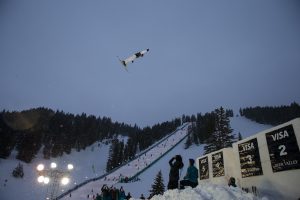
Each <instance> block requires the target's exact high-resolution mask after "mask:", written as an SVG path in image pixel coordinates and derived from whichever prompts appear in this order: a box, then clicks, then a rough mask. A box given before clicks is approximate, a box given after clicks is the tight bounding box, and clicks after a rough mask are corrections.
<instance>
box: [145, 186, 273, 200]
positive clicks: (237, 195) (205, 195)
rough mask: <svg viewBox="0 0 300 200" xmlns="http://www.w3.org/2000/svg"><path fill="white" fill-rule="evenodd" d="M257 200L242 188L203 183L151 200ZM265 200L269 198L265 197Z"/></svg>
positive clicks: (169, 191) (169, 192)
mask: <svg viewBox="0 0 300 200" xmlns="http://www.w3.org/2000/svg"><path fill="white" fill-rule="evenodd" d="M212 199H214V200H218V199H220V200H232V199H240V200H257V199H260V198H258V197H255V196H254V195H253V194H251V193H246V192H244V191H243V190H242V189H240V188H234V187H228V186H222V185H216V184H210V183H201V184H199V185H198V187H197V188H194V189H192V188H191V187H187V188H186V189H184V190H177V189H175V190H168V191H166V192H165V193H164V194H163V195H155V196H154V197H152V199H151V200H212ZM261 199H263V200H268V198H266V197H263V198H261Z"/></svg>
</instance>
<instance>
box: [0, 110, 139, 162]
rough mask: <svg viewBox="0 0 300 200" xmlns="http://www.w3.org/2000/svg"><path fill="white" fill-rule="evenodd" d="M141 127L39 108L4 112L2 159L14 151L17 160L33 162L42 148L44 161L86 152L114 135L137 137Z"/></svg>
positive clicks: (0, 115) (1, 119)
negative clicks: (135, 134) (84, 150)
mask: <svg viewBox="0 0 300 200" xmlns="http://www.w3.org/2000/svg"><path fill="white" fill-rule="evenodd" d="M139 131H140V128H138V127H137V126H134V127H132V126H129V125H126V124H124V123H118V122H112V121H111V119H110V118H108V117H103V118H100V117H98V118H96V117H95V116H93V115H90V116H87V115H86V114H85V113H82V114H81V115H73V114H69V113H64V112H62V111H56V112H54V111H53V110H51V109H46V108H37V109H30V110H27V111H22V112H7V111H2V112H1V113H0V158H4V159H5V158H7V157H8V156H9V155H10V154H11V152H12V150H13V149H16V150H17V159H19V160H22V161H24V162H27V163H29V162H30V161H31V160H32V159H33V158H34V157H35V155H36V154H37V153H38V151H39V150H40V149H41V148H43V149H42V152H43V155H44V158H46V159H49V158H50V157H57V156H61V155H62V154H63V153H67V154H69V153H70V152H71V149H76V150H77V151H80V150H83V149H85V148H86V147H87V146H90V145H91V144H93V143H94V142H96V141H103V140H104V139H107V138H113V136H114V135H117V134H123V135H133V133H135V132H139Z"/></svg>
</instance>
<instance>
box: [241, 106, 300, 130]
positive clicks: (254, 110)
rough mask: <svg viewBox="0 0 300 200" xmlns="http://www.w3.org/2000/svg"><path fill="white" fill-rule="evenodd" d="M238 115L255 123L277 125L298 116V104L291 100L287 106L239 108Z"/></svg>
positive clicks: (299, 109) (299, 111)
mask: <svg viewBox="0 0 300 200" xmlns="http://www.w3.org/2000/svg"><path fill="white" fill-rule="evenodd" d="M240 115H241V116H245V117H246V118H248V119H251V120H253V121H255V122H257V123H261V124H271V125H278V124H282V123H285V122H287V121H290V120H292V119H295V118H297V117H300V106H299V104H297V103H296V102H293V103H291V105H289V106H275V107H270V106H265V107H259V106H256V107H248V108H243V109H242V108H241V109H240Z"/></svg>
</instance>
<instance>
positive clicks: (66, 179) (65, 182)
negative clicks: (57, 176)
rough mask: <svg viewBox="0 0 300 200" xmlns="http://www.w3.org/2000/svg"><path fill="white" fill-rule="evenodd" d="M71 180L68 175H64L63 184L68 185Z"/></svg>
mask: <svg viewBox="0 0 300 200" xmlns="http://www.w3.org/2000/svg"><path fill="white" fill-rule="evenodd" d="M69 182H70V179H69V178H68V177H63V178H62V179H61V184H62V185H67V184H68V183H69Z"/></svg>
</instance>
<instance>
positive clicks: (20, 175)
mask: <svg viewBox="0 0 300 200" xmlns="http://www.w3.org/2000/svg"><path fill="white" fill-rule="evenodd" d="M12 175H13V176H14V177H16V178H23V176H24V171H23V165H22V164H21V163H19V164H18V166H17V167H16V168H15V169H14V171H13V172H12Z"/></svg>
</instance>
